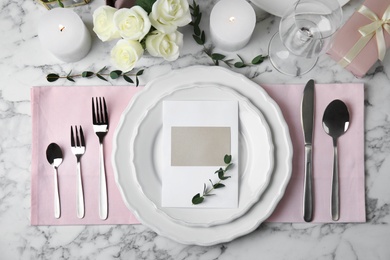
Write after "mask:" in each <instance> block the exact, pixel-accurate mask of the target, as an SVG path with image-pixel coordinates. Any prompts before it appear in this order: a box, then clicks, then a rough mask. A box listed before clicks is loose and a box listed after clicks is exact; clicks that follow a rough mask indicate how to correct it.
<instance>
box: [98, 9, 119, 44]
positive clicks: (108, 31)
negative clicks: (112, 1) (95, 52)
mask: <svg viewBox="0 0 390 260" xmlns="http://www.w3.org/2000/svg"><path fill="white" fill-rule="evenodd" d="M116 10H117V9H115V8H113V7H111V6H107V5H102V6H100V7H99V8H98V9H96V10H95V12H93V31H94V32H95V33H96V35H97V36H98V37H99V39H100V40H102V41H103V42H105V41H111V40H113V39H117V38H120V35H119V32H118V31H117V29H116V28H115V26H114V22H113V17H114V13H115V12H116Z"/></svg>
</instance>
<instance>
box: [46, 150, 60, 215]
mask: <svg viewBox="0 0 390 260" xmlns="http://www.w3.org/2000/svg"><path fill="white" fill-rule="evenodd" d="M46 158H47V161H48V162H49V163H50V165H51V166H52V167H53V169H54V217H55V218H60V216H61V205H60V193H59V189H58V167H59V166H60V164H61V163H62V158H63V156H62V150H61V147H59V146H58V144H56V143H51V144H49V146H48V147H47V149H46Z"/></svg>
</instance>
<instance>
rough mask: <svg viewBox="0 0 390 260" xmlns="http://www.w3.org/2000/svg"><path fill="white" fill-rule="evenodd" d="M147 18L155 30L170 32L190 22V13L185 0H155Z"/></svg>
mask: <svg viewBox="0 0 390 260" xmlns="http://www.w3.org/2000/svg"><path fill="white" fill-rule="evenodd" d="M149 18H150V22H151V23H152V25H153V27H154V28H156V29H157V30H159V31H162V32H164V33H172V32H174V31H175V30H176V29H177V27H180V26H184V25H187V24H188V23H190V22H191V13H190V9H189V5H188V2H187V0H157V1H156V2H155V3H154V4H153V7H152V12H151V13H150V14H149Z"/></svg>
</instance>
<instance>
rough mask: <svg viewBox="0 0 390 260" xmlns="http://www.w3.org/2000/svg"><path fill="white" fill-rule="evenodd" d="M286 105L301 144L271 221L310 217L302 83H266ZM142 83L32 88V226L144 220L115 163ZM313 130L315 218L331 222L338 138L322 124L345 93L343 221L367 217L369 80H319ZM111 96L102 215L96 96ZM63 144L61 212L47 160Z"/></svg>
mask: <svg viewBox="0 0 390 260" xmlns="http://www.w3.org/2000/svg"><path fill="white" fill-rule="evenodd" d="M263 87H264V88H265V89H266V90H267V92H268V93H269V94H270V96H271V97H272V98H274V99H275V101H276V102H277V103H278V104H279V105H280V107H281V109H282V112H283V114H284V117H285V118H286V121H287V123H288V125H289V128H290V134H291V138H292V143H293V149H294V158H293V173H292V178H291V181H290V183H289V185H288V187H287V190H286V194H285V196H284V197H283V199H282V201H281V203H280V204H279V205H278V207H277V209H276V210H275V212H274V214H273V215H272V216H271V217H270V218H269V219H268V221H270V222H303V219H302V213H301V212H302V190H303V145H301V144H302V143H303V136H302V130H301V126H300V114H299V111H300V102H301V98H302V91H303V87H304V86H303V85H264V86H263ZM140 90H142V87H138V88H135V87H127V86H123V87H121V86H104V87H100V86H96V87H92V86H91V87H90V86H87V87H85V86H84V87H59V86H55V87H33V88H32V89H31V105H32V122H33V124H32V125H33V131H32V132H33V142H32V178H31V224H32V225H90V224H92V225H93V224H99V225H102V224H136V223H139V222H138V221H137V219H136V218H135V217H134V216H133V215H132V214H131V212H130V211H129V210H128V209H127V207H126V206H125V204H124V202H123V200H122V197H121V195H120V192H119V190H118V188H117V186H116V184H115V178H114V173H113V169H112V165H111V160H110V159H111V150H112V137H113V134H114V130H115V128H116V126H117V124H118V121H119V118H120V116H121V114H122V112H123V111H124V109H125V108H126V106H127V104H128V103H129V101H130V100H131V98H132V97H133V96H134V94H135V93H137V92H138V91H140ZM315 90H316V111H315V115H316V117H315V133H314V142H313V145H314V148H313V149H314V150H313V161H314V169H313V174H314V189H315V208H314V221H313V222H331V218H330V210H329V208H330V179H331V170H332V168H331V167H332V158H333V157H332V143H331V138H330V137H329V136H327V135H326V134H325V133H324V132H323V130H322V126H321V119H322V114H323V111H324V109H325V107H326V105H327V104H328V103H329V102H330V101H332V100H333V99H335V98H338V99H342V100H344V101H345V102H346V103H347V105H348V107H349V109H350V112H351V124H350V129H349V130H348V132H347V133H346V134H345V135H344V136H343V137H341V138H340V140H339V146H340V150H339V155H340V185H341V187H340V189H341V217H340V222H363V221H365V192H364V88H363V84H332V85H316V88H315ZM95 96H104V97H105V99H106V102H107V106H108V110H109V116H110V131H109V132H108V134H107V136H106V137H105V160H106V174H107V185H108V194H109V215H108V218H107V220H105V221H103V220H100V219H99V217H98V215H99V214H98V190H99V189H98V175H99V174H98V172H99V171H98V170H99V165H98V155H99V154H98V138H97V137H96V135H95V133H94V132H93V129H92V122H91V121H92V116H91V98H92V97H95ZM71 125H81V126H82V127H83V130H84V135H85V139H86V144H87V150H86V153H85V154H84V155H83V157H82V159H81V160H82V174H83V180H84V193H85V217H84V218H83V219H78V218H77V216H76V195H75V194H76V158H75V156H74V155H73V154H72V153H71V151H70V126H71ZM51 142H56V143H58V144H59V145H60V146H61V148H62V150H63V153H64V160H63V163H62V165H61V166H60V167H59V182H60V196H61V207H62V215H61V218H60V219H55V218H54V209H53V204H54V202H53V189H54V188H53V181H54V180H53V169H52V168H51V166H50V165H49V163H48V162H47V161H46V147H47V145H48V144H49V143H51Z"/></svg>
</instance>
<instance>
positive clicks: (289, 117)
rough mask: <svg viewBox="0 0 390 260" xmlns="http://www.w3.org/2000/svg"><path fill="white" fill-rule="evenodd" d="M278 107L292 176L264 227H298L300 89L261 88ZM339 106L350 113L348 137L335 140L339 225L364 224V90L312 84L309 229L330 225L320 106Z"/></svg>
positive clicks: (329, 147) (329, 149)
mask: <svg viewBox="0 0 390 260" xmlns="http://www.w3.org/2000/svg"><path fill="white" fill-rule="evenodd" d="M262 87H263V88H264V89H265V90H266V91H267V92H268V94H269V95H270V96H271V97H272V98H273V99H274V100H275V101H276V103H278V105H279V106H280V108H281V110H282V113H283V116H284V118H285V119H286V121H287V124H288V126H289V130H290V136H291V141H292V144H293V151H294V152H293V171H292V177H291V180H290V182H289V185H288V187H287V189H286V192H285V195H284V196H283V198H282V200H281V202H280V203H279V204H278V206H277V208H276V210H275V211H274V213H273V214H272V216H271V217H270V218H269V219H268V221H270V222H303V217H302V216H303V213H302V212H303V210H302V205H303V177H304V145H303V133H302V127H301V114H300V111H301V109H300V107H301V100H302V93H303V89H304V85H302V84H300V85H262ZM334 99H340V100H343V101H344V102H345V103H346V105H347V107H348V109H349V112H350V125H349V129H348V131H347V132H346V133H345V134H344V135H343V136H341V137H340V138H339V141H338V146H339V150H338V151H339V174H340V220H339V221H338V222H365V220H366V212H365V176H364V85H363V84H360V83H357V84H316V85H315V119H314V133H313V189H314V212H313V223H322V222H332V218H331V215H330V194H331V178H332V167H333V166H332V163H333V143H332V139H331V138H330V137H329V136H328V135H327V134H326V133H325V132H324V130H323V128H322V117H323V114H324V111H325V108H326V106H327V105H328V104H329V103H330V102H331V101H332V100H334Z"/></svg>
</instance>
